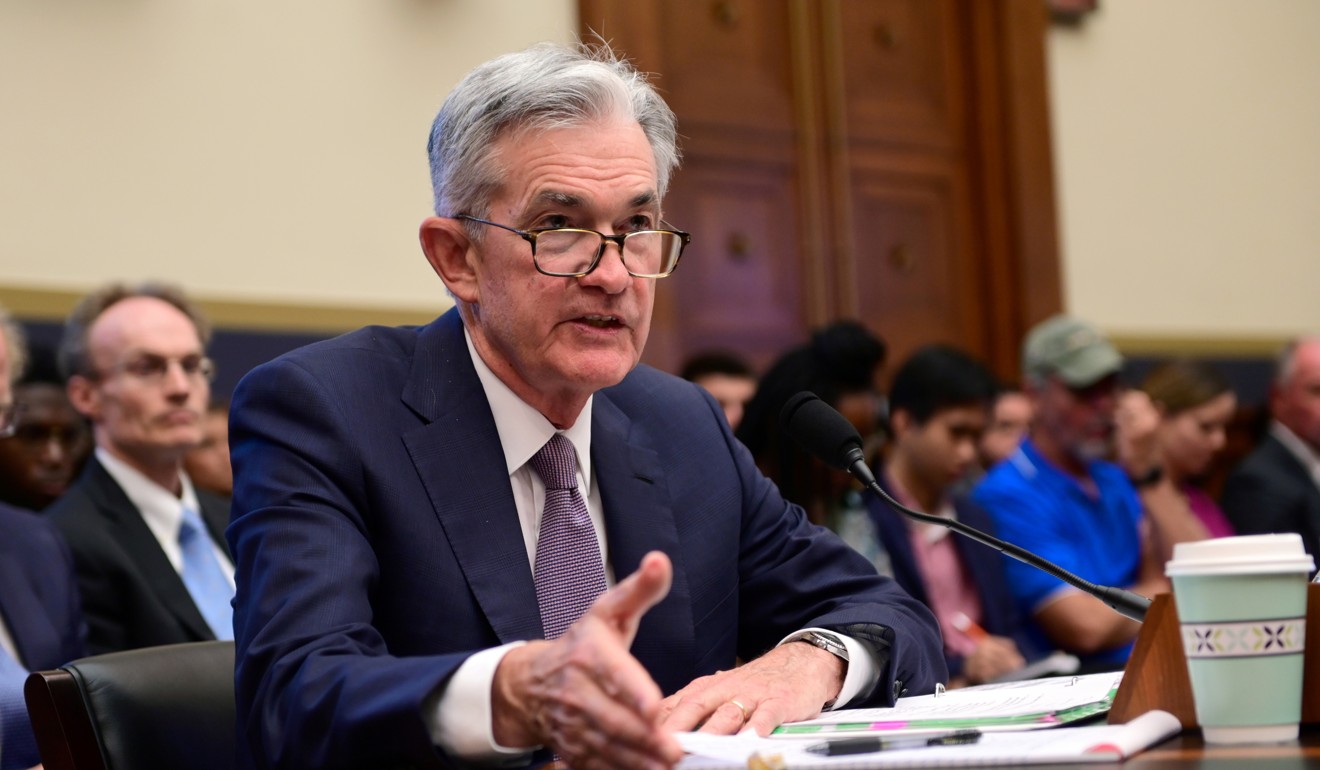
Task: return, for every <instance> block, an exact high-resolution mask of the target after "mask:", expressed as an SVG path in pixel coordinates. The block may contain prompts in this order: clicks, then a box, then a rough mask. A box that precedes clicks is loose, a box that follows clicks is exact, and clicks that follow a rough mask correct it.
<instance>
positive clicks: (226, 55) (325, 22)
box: [0, 0, 577, 327]
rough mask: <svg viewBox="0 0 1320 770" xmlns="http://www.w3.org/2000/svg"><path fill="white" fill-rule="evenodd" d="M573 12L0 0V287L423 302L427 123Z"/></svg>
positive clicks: (459, 0) (547, 6)
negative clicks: (155, 287)
mask: <svg viewBox="0 0 1320 770" xmlns="http://www.w3.org/2000/svg"><path fill="white" fill-rule="evenodd" d="M576 19H577V10H576V3H575V2H574V0H499V1H498V2H493V1H492V0H279V1H278V2H271V0H226V2H221V3H216V2H204V1H203V0H131V1H129V2H120V1H119V0H114V1H113V2H105V0H60V2H46V1H45V0H0V72H3V73H4V74H3V75H0V111H2V113H0V114H2V115H3V117H0V148H2V149H0V159H2V160H0V211H3V212H4V213H3V215H0V221H3V223H4V225H3V226H2V227H0V287H5V289H7V290H8V292H9V297H10V299H8V301H10V302H11V304H14V303H15V300H14V299H12V298H13V297H15V296H17V297H18V298H19V299H20V300H21V298H22V296H23V293H22V292H15V291H14V289H16V288H19V289H21V288H31V289H42V290H45V289H55V290H72V291H81V290H83V289H85V288H87V287H89V286H93V285H96V284H99V283H101V282H104V281H108V280H113V279H120V278H125V279H140V278H145V277H161V278H167V279H171V280H175V281H179V282H182V283H184V284H185V285H186V286H187V287H188V288H190V289H191V290H193V291H194V292H195V293H197V294H198V295H199V296H203V297H207V298H212V299H230V300H242V301H250V302H257V303H266V302H270V303H285V302H293V303H311V304H321V305H332V306H333V305H348V306H354V305H357V306H365V307H368V308H376V309H382V308H388V309H416V310H420V311H424V312H426V313H434V310H435V308H437V307H440V306H444V305H447V304H448V299H447V298H446V297H445V296H444V293H443V286H442V285H441V284H440V282H439V279H437V278H436V277H435V276H434V274H433V273H432V272H431V270H430V268H429V267H428V266H427V264H426V262H425V260H424V259H423V257H422V255H421V252H420V250H419V249H418V246H417V225H418V223H420V221H421V220H422V218H423V217H424V216H426V215H427V214H428V213H429V209H430V192H429V179H428V176H427V169H426V155H425V147H426V138H427V132H428V130H429V129H430V122H431V118H432V117H433V116H434V114H435V111H436V109H437V108H438V107H439V105H440V102H441V100H442V99H443V97H444V95H445V94H446V93H447V92H448V91H449V89H450V88H451V87H452V86H453V85H454V83H455V82H457V80H458V78H459V77H460V76H461V75H462V74H463V73H464V72H466V71H467V70H468V69H470V68H471V67H472V66H473V65H475V64H477V63H478V62H480V61H483V60H485V59H487V58H490V57H491V56H493V55H495V54H498V53H502V52H505V51H507V50H511V49H516V48H521V47H524V46H526V45H529V44H531V43H534V42H537V41H539V40H568V39H570V38H571V36H572V32H573V30H574V28H575V26H576ZM3 299H6V297H5V292H4V291H0V300H3ZM18 304H21V302H19V303H18ZM344 324H345V326H349V327H351V326H355V325H357V324H356V323H355V322H354V321H353V320H352V319H345V321H344Z"/></svg>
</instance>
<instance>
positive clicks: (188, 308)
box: [56, 282, 211, 380]
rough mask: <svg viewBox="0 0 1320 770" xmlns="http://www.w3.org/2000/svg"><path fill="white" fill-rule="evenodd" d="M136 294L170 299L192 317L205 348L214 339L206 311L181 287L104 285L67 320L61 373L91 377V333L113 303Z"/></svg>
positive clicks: (79, 301)
mask: <svg viewBox="0 0 1320 770" xmlns="http://www.w3.org/2000/svg"><path fill="white" fill-rule="evenodd" d="M134 297H154V298H155V299H158V300H161V301H162V302H167V303H169V304H171V305H173V306H174V307H175V308H177V309H178V310H179V312H181V313H183V314H184V315H186V316H188V320H190V321H192V325H193V328H194V329H196V330H197V338H198V339H199V340H201V342H202V347H206V345H207V344H208V343H210V341H211V324H210V322H209V321H207V320H206V316H204V315H202V311H201V310H200V309H199V308H198V307H197V306H196V305H194V304H193V302H192V300H190V299H188V295H186V294H184V293H183V290H182V289H180V288H179V287H177V286H171V285H170V284H165V283H154V282H146V283H140V284H137V285H136V286H128V285H125V284H122V283H114V284H110V285H109V286H103V287H102V288H100V289H97V290H96V291H94V292H92V293H91V294H88V295H87V296H85V297H83V298H82V299H80V300H78V304H77V305H74V307H73V311H72V312H71V313H69V318H68V320H67V321H65V322H64V336H63V337H62V338H61V339H60V347H59V349H58V351H56V356H57V358H58V363H59V367H60V376H62V377H64V379H66V380H67V379H69V378H70V377H72V376H73V375H75V374H79V375H83V376H87V375H90V374H93V373H94V369H93V367H92V361H91V357H90V356H89V355H88V353H87V347H88V345H87V333H88V331H89V330H90V329H91V328H92V324H93V323H95V322H96V319H97V318H100V317H101V314H102V313H104V312H105V311H107V310H109V309H110V307H111V306H112V305H115V304H117V303H119V302H122V301H124V300H126V299H132V298H134Z"/></svg>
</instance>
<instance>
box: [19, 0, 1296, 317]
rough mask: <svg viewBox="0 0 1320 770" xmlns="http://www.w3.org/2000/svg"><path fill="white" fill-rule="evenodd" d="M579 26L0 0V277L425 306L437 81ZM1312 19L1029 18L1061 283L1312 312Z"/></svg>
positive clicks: (1137, 299) (527, 8) (314, 2)
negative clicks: (1037, 34)
mask: <svg viewBox="0 0 1320 770" xmlns="http://www.w3.org/2000/svg"><path fill="white" fill-rule="evenodd" d="M575 26H576V3H575V2H574V0H329V1H327V0H280V2H269V0H229V1H228V2H226V3H212V2H202V1H201V0H132V1H131V2H119V1H116V2H106V1H105V0H61V2H48V1H46V0H0V71H2V72H4V73H5V74H4V75H3V76H0V105H3V107H2V108H0V109H3V113H2V114H3V118H0V148H3V149H0V159H2V160H0V211H3V212H4V214H3V216H0V222H3V226H2V227H0V301H4V302H7V303H9V304H11V305H15V304H17V305H22V304H23V300H24V299H25V298H27V297H26V295H25V294H24V292H22V289H24V288H28V289H36V290H39V291H38V292H36V294H37V295H38V297H40V296H41V295H42V293H43V292H46V291H49V290H54V291H57V292H59V291H63V292H68V293H73V292H79V291H82V290H84V289H86V288H87V287H89V286H92V285H96V284H99V283H101V282H103V281H107V280H111V279H116V278H127V279H137V278H143V277H164V278H167V279H172V280H176V281H180V282H182V283H184V284H185V285H187V286H188V287H189V288H190V289H192V290H193V291H194V292H195V293H197V294H198V295H199V296H202V297H204V298H208V299H211V300H238V301H240V302H248V303H269V304H271V305H289V304H292V305H294V306H297V305H301V304H305V305H309V306H321V307H331V308H336V307H338V308H345V307H346V308H349V309H350V312H348V313H336V314H335V315H334V317H333V321H334V324H332V325H336V324H337V325H342V326H343V327H344V328H348V327H352V326H356V325H358V323H359V322H361V321H364V320H378V319H380V318H381V317H382V311H384V318H385V320H388V317H389V314H390V313H398V312H403V313H415V314H416V316H417V317H418V318H422V317H426V316H428V315H430V314H431V313H433V312H434V311H435V309H436V308H438V307H441V306H444V305H446V304H447V303H448V301H447V299H446V298H445V297H444V295H443V292H442V289H441V285H440V284H439V281H438V279H436V278H434V276H433V275H432V274H431V272H430V270H429V268H428V267H427V266H426V264H425V262H424V261H423V259H422V257H421V254H420V252H419V250H418V248H417V245H416V226H417V224H418V222H419V221H420V220H421V219H422V217H424V216H425V215H426V214H427V213H428V209H429V206H430V200H429V190H428V180H427V176H426V166H425V158H424V154H423V151H424V145H425V140H426V132H427V129H428V127H429V124H430V119H431V117H432V116H433V114H434V111H435V109H436V108H437V107H438V106H439V103H440V101H441V99H442V98H443V96H444V94H445V93H446V92H447V91H448V89H449V88H450V86H452V85H453V83H454V82H455V81H456V80H457V78H458V77H459V76H460V75H461V74H462V73H463V72H464V71H466V70H467V69H468V68H469V67H471V66H472V65H473V64H475V63H477V62H479V61H481V60H483V59H486V58H488V57H489V56H492V55H494V54H496V53H499V52H502V51H506V50H511V49H515V48H520V47H522V46H524V45H527V44H530V43H532V42H535V41H537V40H542V39H549V40H567V39H569V38H570V37H571V35H572V30H573V29H574V28H575ZM1316 29H1320V2H1316V0H1259V1H1258V2H1247V1H1246V0H1159V2H1149V0H1104V2H1102V3H1101V4H1100V10H1099V12H1097V13H1095V14H1093V15H1092V16H1091V17H1089V19H1088V20H1087V21H1086V22H1085V24H1084V25H1083V26H1082V27H1081V28H1080V29H1078V30H1066V29H1061V28H1055V29H1053V30H1052V31H1051V33H1050V40H1049V55H1050V61H1051V72H1050V75H1051V87H1052V89H1053V93H1054V108H1053V117H1054V121H1055V142H1056V148H1055V149H1056V162H1057V169H1056V170H1057V175H1058V189H1059V194H1060V209H1059V210H1060V225H1061V230H1062V236H1063V238H1062V245H1063V251H1064V280H1065V303H1066V306H1067V307H1068V308H1069V309H1070V310H1072V311H1073V312H1076V313H1078V314H1081V315H1085V316H1088V317H1090V318H1092V319H1094V320H1095V321H1097V322H1098V323H1100V324H1101V325H1102V326H1104V327H1105V328H1107V329H1109V330H1110V331H1112V332H1115V333H1118V334H1120V335H1125V336H1127V337H1129V338H1141V337H1192V338H1198V337H1199V338H1216V337H1226V336H1229V337H1251V336H1262V337H1270V336H1282V335H1284V334H1287V333H1289V332H1290V331H1292V330H1295V329H1301V328H1311V329H1320V302H1317V301H1316V298H1315V295H1316V287H1317V286H1320V140H1318V139H1317V137H1320V87H1317V85H1316V77H1317V75H1320V46H1316V45H1314V44H1313V40H1312V39H1313V38H1314V33H1315V30H1316ZM37 305H40V302H39V301H38V302H37ZM354 308H361V309H362V311H361V313H358V312H356V311H354V310H353V309H354ZM19 309H20V310H22V309H23V308H22V307H20V308H19ZM29 309H30V308H29ZM37 309H38V310H40V307H38V308H37ZM59 312H61V313H62V309H60V310H59ZM243 312H244V310H243V306H242V305H241V304H240V305H237V306H234V308H231V312H230V313H229V314H228V315H227V316H226V317H224V318H222V319H221V320H222V321H228V322H233V321H234V320H235V316H236V315H241V314H242V313H243ZM373 312H374V314H375V315H373ZM324 316H325V314H324V313H322V317H324ZM273 318H275V316H274V315H272V313H271V312H270V310H269V309H267V312H266V313H265V318H264V321H265V322H268V323H269V322H271V320H272V319H273ZM294 320H296V319H294Z"/></svg>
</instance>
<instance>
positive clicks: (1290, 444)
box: [1270, 420, 1320, 484]
mask: <svg viewBox="0 0 1320 770" xmlns="http://www.w3.org/2000/svg"><path fill="white" fill-rule="evenodd" d="M1270 435H1271V436H1274V438H1275V439H1277V440H1278V442H1279V443H1280V444H1283V447H1284V449H1287V450H1288V451H1289V452H1290V453H1292V454H1293V455H1294V456H1296V458H1297V461H1298V462H1300V463H1301V464H1302V467H1303V468H1305V469H1306V470H1307V472H1308V473H1310V474H1311V478H1313V479H1315V483H1316V484H1320V454H1317V453H1316V451H1315V450H1314V449H1312V448H1311V446H1310V445H1308V444H1307V443H1306V442H1305V441H1303V440H1302V439H1301V437H1300V436H1298V435H1297V434H1296V433H1293V432H1292V430H1291V429H1289V428H1288V426H1287V425H1284V424H1283V423H1281V422H1279V421H1278V420H1274V421H1273V422H1271V423H1270Z"/></svg>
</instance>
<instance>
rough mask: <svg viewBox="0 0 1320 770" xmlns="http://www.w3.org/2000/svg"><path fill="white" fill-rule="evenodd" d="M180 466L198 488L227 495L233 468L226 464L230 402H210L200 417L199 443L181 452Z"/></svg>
mask: <svg viewBox="0 0 1320 770" xmlns="http://www.w3.org/2000/svg"><path fill="white" fill-rule="evenodd" d="M183 469H184V470H185V471H187V473H188V476H189V478H191V479H192V482H193V484H195V485H197V488H198V489H205V490H206V491H207V492H214V493H215V494H217V495H223V496H224V497H229V496H231V495H233V494H234V469H233V467H231V466H230V464H229V402H228V401H219V402H215V403H212V404H211V405H210V406H209V407H207V409H206V416H205V417H204V418H202V443H201V444H198V445H197V446H195V447H193V448H192V449H189V450H188V453H187V454H185V455H184V456H183Z"/></svg>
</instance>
